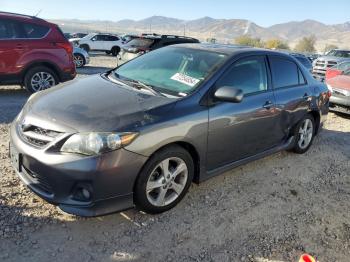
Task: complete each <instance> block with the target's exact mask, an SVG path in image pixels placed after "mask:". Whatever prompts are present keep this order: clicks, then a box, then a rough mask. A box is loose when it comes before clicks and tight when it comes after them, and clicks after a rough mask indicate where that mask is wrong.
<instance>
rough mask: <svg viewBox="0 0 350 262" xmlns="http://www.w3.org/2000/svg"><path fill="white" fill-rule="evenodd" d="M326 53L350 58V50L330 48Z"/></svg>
mask: <svg viewBox="0 0 350 262" xmlns="http://www.w3.org/2000/svg"><path fill="white" fill-rule="evenodd" d="M327 55H329V56H336V57H344V58H350V51H345V50H332V51H330V52H329V53H328V54H327Z"/></svg>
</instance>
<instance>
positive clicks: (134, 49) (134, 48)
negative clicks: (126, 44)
mask: <svg viewBox="0 0 350 262" xmlns="http://www.w3.org/2000/svg"><path fill="white" fill-rule="evenodd" d="M128 51H129V52H132V53H136V52H137V51H138V49H137V48H136V47H130V48H128Z"/></svg>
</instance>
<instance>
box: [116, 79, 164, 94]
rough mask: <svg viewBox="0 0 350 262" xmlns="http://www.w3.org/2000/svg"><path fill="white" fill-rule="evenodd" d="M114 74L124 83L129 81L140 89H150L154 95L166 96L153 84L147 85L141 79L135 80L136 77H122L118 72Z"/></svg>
mask: <svg viewBox="0 0 350 262" xmlns="http://www.w3.org/2000/svg"><path fill="white" fill-rule="evenodd" d="M114 76H115V77H116V78H118V80H119V81H120V82H122V83H129V84H131V86H132V87H134V88H136V89H138V90H140V89H147V90H148V91H150V92H151V93H152V94H154V95H158V96H164V97H165V95H163V94H162V93H161V92H160V91H158V90H157V89H155V88H154V87H153V86H151V85H146V84H145V83H142V82H141V81H138V80H134V79H128V78H121V77H120V76H119V75H118V73H114Z"/></svg>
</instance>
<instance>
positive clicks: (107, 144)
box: [61, 132, 137, 156]
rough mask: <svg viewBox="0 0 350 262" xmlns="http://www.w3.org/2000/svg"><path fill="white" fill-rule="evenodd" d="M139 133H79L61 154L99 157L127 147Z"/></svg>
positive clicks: (69, 139)
mask: <svg viewBox="0 0 350 262" xmlns="http://www.w3.org/2000/svg"><path fill="white" fill-rule="evenodd" d="M136 136H137V133H95V132H93V133H78V134H75V135H72V136H71V137H70V138H68V140H67V141H66V142H65V143H64V144H63V146H62V147H61V152H67V153H77V154H83V155H89V156H91V155H97V154H100V153H105V152H109V151H112V150H116V149H119V148H122V147H124V146H127V145H128V144H130V143H131V142H132V141H133V140H134V139H135V138H136Z"/></svg>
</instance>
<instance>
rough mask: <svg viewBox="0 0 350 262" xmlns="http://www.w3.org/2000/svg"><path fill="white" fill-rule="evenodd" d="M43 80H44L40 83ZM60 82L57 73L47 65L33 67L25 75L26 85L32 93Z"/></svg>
mask: <svg viewBox="0 0 350 262" xmlns="http://www.w3.org/2000/svg"><path fill="white" fill-rule="evenodd" d="M41 80H44V81H43V82H42V83H40V81H41ZM58 83H59V80H58V77H57V74H56V73H55V72H54V71H53V70H51V69H50V68H48V67H46V66H36V67H33V68H31V69H29V70H28V71H27V73H26V74H25V76H24V86H25V87H26V89H27V90H28V91H29V92H30V93H35V92H38V91H41V90H44V89H48V88H50V87H52V86H54V85H57V84H58Z"/></svg>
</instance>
